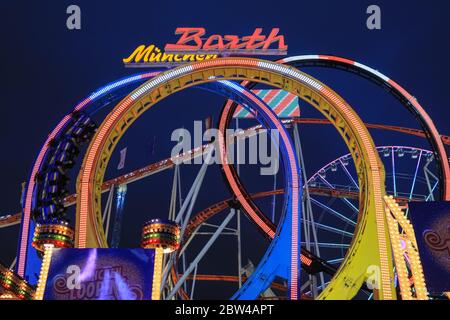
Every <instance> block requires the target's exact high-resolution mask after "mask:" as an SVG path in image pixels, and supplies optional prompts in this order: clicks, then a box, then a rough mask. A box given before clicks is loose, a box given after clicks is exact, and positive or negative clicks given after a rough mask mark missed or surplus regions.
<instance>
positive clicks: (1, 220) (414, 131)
mask: <svg viewBox="0 0 450 320" xmlns="http://www.w3.org/2000/svg"><path fill="white" fill-rule="evenodd" d="M102 91H104V90H102ZM99 92H100V91H99ZM99 92H96V94H98V93H99ZM94 95H95V94H94ZM86 100H87V99H86ZM84 102H85V101H84ZM80 105H83V102H82V103H80ZM308 120H313V119H300V120H299V122H302V121H308ZM63 122H64V121H62V123H63ZM326 122H327V120H318V119H317V120H313V121H312V122H311V123H321V124H325V123H326ZM60 125H61V124H60ZM58 127H59V126H58ZM368 127H373V128H377V127H378V128H386V129H388V127H390V129H391V130H395V131H399V132H404V133H410V134H416V135H418V136H424V133H423V132H420V131H419V130H414V129H407V128H400V127H392V126H383V125H368ZM54 132H55V131H54ZM54 132H52V134H53V133H54ZM443 141H444V143H449V142H450V139H449V138H448V137H443ZM43 149H44V148H43ZM41 154H42V151H41V153H40V155H41ZM37 162H38V161H37ZM35 167H36V166H35ZM30 181H33V179H31V180H30ZM31 189H32V188H31ZM28 192H30V188H29V189H28ZM322 192H326V190H322ZM335 194H336V193H335ZM24 211H25V212H26V210H24ZM17 217H18V216H17V215H15V216H7V217H6V218H3V219H0V223H1V225H3V226H4V225H5V222H9V221H11V220H14V219H16V218H17ZM2 222H3V223H2ZM1 225H0V226H1Z"/></svg>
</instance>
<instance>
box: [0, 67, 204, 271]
mask: <svg viewBox="0 0 450 320" xmlns="http://www.w3.org/2000/svg"><path fill="white" fill-rule="evenodd" d="M156 74H158V72H152V73H145V74H141V75H136V76H131V77H128V78H124V79H121V80H118V81H115V82H113V83H110V84H108V85H106V86H104V87H102V88H100V89H99V90H97V91H95V92H94V93H92V94H91V95H90V96H89V97H88V98H86V99H84V100H83V101H82V102H81V103H79V104H78V105H77V106H76V107H75V109H74V111H73V112H72V113H71V114H69V115H67V116H66V117H64V118H63V119H62V121H61V122H60V123H59V124H58V125H57V126H56V127H55V129H54V130H53V131H52V132H51V134H50V135H49V137H48V139H47V140H46V142H45V144H44V146H43V147H42V149H41V151H40V153H39V156H38V158H37V160H36V162H35V165H34V166H33V171H32V174H31V178H30V182H29V184H28V189H27V193H26V198H25V207H24V213H25V215H24V216H23V219H22V222H23V223H22V230H21V231H22V232H21V234H22V235H21V241H20V244H19V248H20V251H19V263H18V271H19V273H24V266H25V263H26V259H25V257H26V256H27V254H26V253H27V252H28V250H29V249H30V248H29V247H27V246H26V244H27V241H25V239H27V240H29V238H30V236H29V232H32V228H30V223H31V221H30V219H29V218H30V213H31V211H33V208H35V207H36V196H37V192H38V190H37V188H35V185H36V176H37V175H38V174H37V173H38V172H39V169H41V168H43V167H44V166H45V159H46V158H50V157H51V156H52V153H51V151H52V150H51V146H50V145H51V143H53V141H55V140H56V139H57V138H58V137H61V136H63V135H64V134H67V132H70V131H71V130H72V131H73V127H71V126H70V125H71V120H72V119H71V118H72V116H73V115H74V114H75V113H77V112H81V111H83V112H84V111H86V110H88V109H89V114H92V113H95V112H96V111H97V109H101V108H103V107H104V106H106V105H108V104H109V103H111V102H112V101H114V100H116V99H118V98H120V97H121V96H123V95H124V94H123V93H121V92H120V90H122V92H123V88H124V87H125V88H126V87H128V86H130V85H132V84H135V83H140V82H142V81H144V80H145V79H148V78H151V77H153V76H154V75H156ZM125 92H126V91H125ZM53 152H54V151H53ZM194 152H196V154H197V155H198V154H199V153H198V150H196V151H194ZM54 157H55V156H53V158H54ZM167 161H171V160H170V159H168V160H167ZM165 162H166V161H163V163H159V164H156V166H158V167H159V165H164V164H166V163H165ZM154 166H155V165H152V166H149V167H150V168H146V169H150V170H151V169H152V168H154ZM166 168H167V166H166ZM143 171H144V172H146V171H147V170H140V172H138V173H136V172H135V174H139V173H142V172H143ZM127 178H129V175H125V176H124V177H122V178H117V179H115V180H112V181H109V182H106V183H105V184H104V185H103V187H107V188H110V187H111V185H112V184H113V183H114V184H116V185H117V183H118V182H120V180H122V179H126V180H127V181H131V180H132V178H131V179H127ZM103 190H105V189H104V188H103ZM107 190H109V189H107ZM74 202H75V195H71V196H68V197H65V198H64V206H65V207H67V206H69V205H71V204H73V203H74ZM21 216H22V215H21V213H20V214H16V215H12V216H10V215H8V216H4V217H0V228H1V227H6V226H10V225H14V224H17V223H19V222H20V218H21ZM27 221H28V223H27ZM27 230H28V232H27ZM27 234H28V237H27Z"/></svg>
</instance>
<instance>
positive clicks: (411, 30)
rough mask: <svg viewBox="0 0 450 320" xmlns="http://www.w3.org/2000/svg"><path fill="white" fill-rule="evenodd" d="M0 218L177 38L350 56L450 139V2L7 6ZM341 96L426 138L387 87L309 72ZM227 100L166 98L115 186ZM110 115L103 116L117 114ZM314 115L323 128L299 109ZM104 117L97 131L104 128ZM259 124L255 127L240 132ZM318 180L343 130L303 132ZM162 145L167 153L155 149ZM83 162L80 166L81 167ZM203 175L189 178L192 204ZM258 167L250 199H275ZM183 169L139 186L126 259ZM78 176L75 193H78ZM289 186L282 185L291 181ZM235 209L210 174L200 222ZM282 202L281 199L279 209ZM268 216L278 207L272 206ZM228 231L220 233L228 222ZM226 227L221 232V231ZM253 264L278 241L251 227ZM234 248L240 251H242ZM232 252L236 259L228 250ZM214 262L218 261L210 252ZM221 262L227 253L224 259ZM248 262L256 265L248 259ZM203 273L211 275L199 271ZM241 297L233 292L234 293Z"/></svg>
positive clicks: (192, 93) (6, 244)
mask: <svg viewBox="0 0 450 320" xmlns="http://www.w3.org/2000/svg"><path fill="white" fill-rule="evenodd" d="M70 4H77V5H79V6H80V8H81V15H82V22H81V23H82V29H81V30H73V31H71V30H68V29H67V28H66V18H67V14H66V8H67V7H68V6H69V5H70ZM371 4H377V5H379V6H380V7H381V14H382V29H381V30H368V29H367V28H366V19H367V17H368V15H367V14H366V8H367V6H369V5H371ZM0 12H1V19H0V40H1V50H0V65H1V74H2V77H1V80H0V81H1V86H0V88H1V89H0V90H1V93H2V95H1V96H2V102H1V106H0V118H1V119H2V125H1V126H0V142H1V146H2V152H1V156H0V168H1V169H2V171H1V174H2V183H1V184H0V195H1V196H0V197H1V206H0V215H5V214H10V213H16V212H18V211H20V203H19V200H20V188H21V183H22V182H23V181H26V180H27V179H28V176H29V173H30V170H31V167H32V164H33V161H34V159H35V157H36V156H37V153H38V151H39V150H40V147H41V146H42V144H43V142H44V141H45V138H46V136H47V135H48V133H49V132H50V131H51V130H52V129H53V127H54V126H55V125H56V124H57V123H58V122H59V121H60V119H61V118H62V117H63V116H64V115H65V114H67V113H68V112H70V111H71V110H72V108H73V107H74V106H75V105H76V103H78V102H79V101H80V100H82V99H83V98H84V97H86V96H88V95H89V94H90V93H91V92H93V91H94V90H95V89H97V88H99V87H101V86H103V85H104V84H106V83H108V82H111V81H113V80H116V79H118V78H121V77H124V76H126V75H131V74H134V73H136V72H142V71H145V70H133V69H126V68H125V67H124V66H123V63H122V59H123V58H125V57H128V55H129V54H130V53H131V52H132V51H133V50H134V48H135V47H137V46H138V45H140V44H148V45H149V44H155V45H157V46H159V47H160V48H163V47H164V45H165V44H166V43H174V42H175V41H176V40H177V36H175V35H174V31H175V29H176V28H177V27H183V26H184V27H205V28H206V29H207V33H208V34H213V33H214V34H237V35H242V36H244V35H248V34H250V33H252V32H253V30H254V29H255V28H256V27H262V28H263V30H264V31H265V32H267V33H268V32H269V31H270V29H271V28H273V27H278V28H280V33H281V34H284V35H285V39H286V43H287V45H288V46H289V49H288V55H301V54H333V55H340V56H343V57H347V58H350V59H353V60H356V61H359V62H361V63H364V64H366V65H368V66H371V67H372V68H374V69H377V70H379V71H381V72H382V73H384V74H385V75H387V76H388V77H390V78H392V79H394V80H395V81H397V82H398V83H399V84H401V85H402V86H403V87H404V88H406V89H407V90H408V91H409V92H410V93H412V94H413V95H414V96H415V97H416V98H417V99H418V100H419V102H420V103H421V104H422V105H423V106H424V107H425V108H426V110H427V111H428V113H429V115H430V116H431V117H432V119H433V120H434V123H435V125H436V126H437V128H438V130H439V131H440V133H441V134H450V126H449V123H448V119H449V117H450V109H449V108H448V106H447V103H448V99H447V96H448V88H447V87H448V74H450V66H449V64H448V63H447V61H446V58H445V57H446V56H447V55H448V52H449V50H450V42H449V39H450V26H449V21H450V3H448V2H447V1H433V2H430V1H365V0H353V1H331V0H329V1H303V0H299V1H292V4H287V2H286V1H285V2H275V1H258V2H252V1H246V2H245V1H234V0H233V1H231V0H227V1H222V2H218V1H208V2H203V3H201V2H199V1H183V2H181V1H135V0H129V1H121V2H119V1H50V0H46V1H19V0H18V1H2V2H1V3H0ZM304 71H305V72H307V73H310V74H311V75H313V76H314V77H316V78H317V79H319V80H320V81H322V82H324V83H325V84H327V85H328V86H330V87H331V88H332V89H334V90H335V91H336V92H338V93H339V94H340V95H341V96H342V97H343V98H344V99H346V100H347V101H348V102H349V103H350V105H351V106H352V107H353V108H354V109H355V110H356V111H357V112H358V113H359V115H360V117H361V118H362V119H363V120H364V121H365V122H368V123H383V124H389V125H398V126H405V127H411V128H419V126H418V124H417V122H416V121H415V120H414V118H413V116H411V115H410V114H409V113H408V111H406V110H405V109H404V108H403V107H402V105H401V104H400V103H399V102H398V101H397V100H396V99H395V98H393V97H392V96H390V95H389V94H388V93H387V92H385V91H384V90H383V89H382V88H380V87H378V86H376V85H374V84H373V83H371V82H369V81H367V80H365V79H362V78H359V77H357V76H356V75H353V74H347V73H345V72H343V71H339V70H331V69H321V68H305V69H304ZM223 102H224V99H223V98H222V97H220V96H217V95H215V94H213V93H209V92H205V91H203V90H196V89H190V90H186V91H183V92H180V93H177V94H176V95H173V96H171V97H169V98H168V99H165V100H164V101H163V102H161V103H160V104H158V105H157V106H155V108H153V109H152V110H150V111H148V112H147V113H146V114H145V115H144V116H143V117H141V118H140V119H139V120H138V121H137V122H136V123H135V124H134V125H133V126H132V127H131V128H130V130H129V131H128V132H127V133H126V134H125V136H124V137H123V138H122V140H121V142H120V143H119V145H118V147H117V148H116V151H115V154H114V155H113V157H112V159H111V162H110V167H109V169H108V171H107V176H106V178H111V177H115V176H117V175H120V174H123V173H125V172H128V171H130V170H133V169H136V168H139V167H141V166H144V165H146V164H148V163H151V162H154V161H157V160H160V159H164V158H166V157H168V156H169V155H170V150H171V149H172V147H173V146H174V144H175V143H174V142H172V141H170V135H171V133H172V131H173V130H174V129H176V128H181V127H185V128H187V129H191V128H192V127H193V121H194V120H203V119H205V118H206V117H208V116H209V115H211V116H213V118H214V119H215V120H217V118H218V116H219V113H220V110H221V106H222V105H223ZM106 111H107V110H105V112H106ZM301 112H302V116H303V117H316V118H317V117H321V115H320V114H319V113H318V112H317V111H316V110H314V109H313V108H312V107H311V106H309V105H306V104H305V103H304V102H301ZM102 115H103V116H104V113H102V114H99V115H98V116H97V118H95V120H96V121H97V123H100V122H101V118H102ZM252 124H254V123H253V122H251V121H249V122H248V123H247V122H244V123H243V124H242V126H244V127H246V126H250V125H252ZM371 133H372V135H373V138H374V140H375V143H376V144H377V145H388V144H391V145H393V144H395V145H411V146H417V147H424V148H430V146H429V145H428V143H427V142H426V141H425V140H423V139H420V138H416V137H409V136H406V135H402V134H393V133H390V132H385V131H379V130H378V131H377V130H373V131H371ZM300 135H301V139H302V144H303V153H304V156H305V161H306V170H307V174H308V175H311V174H312V173H314V172H316V171H317V170H318V169H319V168H321V167H322V166H323V165H325V164H326V163H328V162H329V161H331V160H333V159H335V158H337V157H339V156H341V155H343V154H345V153H347V149H346V146H345V144H344V143H343V142H342V141H341V139H340V137H339V136H338V134H337V133H336V131H335V130H334V129H333V128H332V127H323V126H312V125H304V126H301V127H300ZM154 139H155V140H156V146H155V153H154V154H152V152H151V149H152V142H153V140H154ZM123 147H127V149H128V155H127V161H126V165H125V168H124V169H122V170H117V169H116V166H117V162H118V159H119V155H118V153H119V151H120V150H121V149H122V148H123ZM79 162H81V159H79ZM198 169H199V166H189V167H186V168H183V169H182V184H183V195H185V194H186V193H187V192H188V190H189V183H190V182H191V181H193V178H194V177H195V174H196V172H197V170H198ZM255 172H256V168H253V169H252V168H249V169H248V170H244V173H243V176H242V178H243V180H244V183H245V185H246V187H247V188H248V189H249V190H250V191H263V190H268V189H270V188H271V179H270V178H267V177H259V176H258V175H257V174H255ZM172 175H173V171H172V170H170V171H167V172H164V173H162V174H159V175H157V176H153V177H151V178H150V179H147V180H145V181H141V182H138V183H135V184H133V185H130V186H129V187H128V194H127V199H126V204H125V213H124V214H125V222H124V224H123V228H122V239H123V241H122V243H121V246H124V247H137V246H138V244H139V236H140V228H141V226H142V223H143V222H145V221H146V220H148V219H149V218H152V217H165V216H166V215H167V212H168V209H169V199H170V190H171V181H172ZM75 179H76V175H75V174H74V176H73V177H72V191H73V190H74V185H73V181H74V180H75ZM280 183H282V177H280ZM227 197H229V192H228V190H227V188H226V187H225V184H224V182H223V180H222V178H221V175H220V169H219V167H218V166H214V167H211V168H210V169H208V173H207V176H206V178H205V183H204V185H203V188H202V190H201V192H200V195H199V199H198V201H197V203H196V207H195V209H194V212H195V211H199V210H201V209H203V208H205V207H207V206H208V205H211V204H213V203H215V202H217V201H220V200H223V199H225V198H227ZM279 199H280V201H278V203H280V202H281V200H282V198H279ZM261 207H262V208H263V209H264V208H266V209H267V208H268V207H269V206H268V201H266V203H264V202H261ZM217 221H220V219H218V220H217ZM217 221H216V222H217ZM243 228H244V230H245V235H244V236H243V237H244V240H245V245H244V251H246V252H244V256H245V257H249V258H252V259H256V261H254V262H255V263H256V262H257V259H258V258H259V257H260V256H261V254H262V253H263V252H264V248H265V247H266V246H267V242H265V240H264V239H263V237H261V236H260V234H259V233H258V232H256V231H255V228H254V227H253V226H252V225H250V224H249V223H248V222H247V220H246V219H245V218H244V225H243ZM18 231H19V227H18V226H14V227H10V228H8V229H0V239H1V241H0V260H1V261H3V262H4V263H5V264H9V263H10V262H11V261H12V260H13V258H14V256H15V250H16V245H17V238H18ZM233 241H234V242H233ZM227 250H228V251H227ZM215 252H216V255H217V254H218V253H223V252H230V254H229V257H231V258H227V259H228V260H230V259H235V258H234V255H235V239H233V240H231V241H230V240H229V239H228V240H221V241H220V242H219V243H218V244H217V249H215ZM212 254H214V253H212ZM219 255H220V254H219ZM209 261H213V262H211V263H210V264H209V265H208V266H205V267H204V268H205V269H204V270H203V271H202V272H205V273H207V272H210V273H219V274H225V273H227V272H229V270H230V268H234V266H235V262H234V261H235V260H233V263H232V264H228V265H227V264H226V263H225V264H224V263H222V262H221V260H220V259H219V258H217V259H216V258H215V257H214V256H211V257H210V260H209ZM244 262H246V260H245V261H244ZM199 272H200V271H199ZM230 290H231V289H230Z"/></svg>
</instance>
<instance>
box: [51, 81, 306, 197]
mask: <svg viewBox="0 0 450 320" xmlns="http://www.w3.org/2000/svg"><path fill="white" fill-rule="evenodd" d="M135 78H137V79H138V80H139V77H135ZM140 78H142V76H141V77H140ZM126 80H127V79H126ZM126 80H125V81H123V82H126V83H128V82H129V81H126ZM112 87H114V86H110V88H112ZM105 91H107V90H101V92H105ZM94 95H95V94H94ZM85 105H87V104H84V105H83V106H85ZM80 109H81V108H78V107H77V108H76V111H78V110H80ZM272 117H274V118H276V116H275V115H274V114H272ZM58 127H59V128H61V127H60V126H58ZM278 129H279V128H278ZM285 136H286V137H287V135H285ZM291 176H292V177H299V175H298V174H297V173H295V174H291ZM294 184H295V183H294ZM293 197H294V198H295V197H296V196H295V195H294V196H293Z"/></svg>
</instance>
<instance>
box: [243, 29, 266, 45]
mask: <svg viewBox="0 0 450 320" xmlns="http://www.w3.org/2000/svg"><path fill="white" fill-rule="evenodd" d="M261 32H262V29H261V28H256V29H255V31H254V32H253V34H252V35H251V36H246V37H242V40H243V41H246V43H243V45H244V44H245V49H248V50H250V49H256V48H259V47H261V46H263V45H264V40H266V36H263V35H261Z"/></svg>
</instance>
